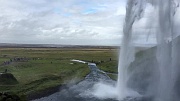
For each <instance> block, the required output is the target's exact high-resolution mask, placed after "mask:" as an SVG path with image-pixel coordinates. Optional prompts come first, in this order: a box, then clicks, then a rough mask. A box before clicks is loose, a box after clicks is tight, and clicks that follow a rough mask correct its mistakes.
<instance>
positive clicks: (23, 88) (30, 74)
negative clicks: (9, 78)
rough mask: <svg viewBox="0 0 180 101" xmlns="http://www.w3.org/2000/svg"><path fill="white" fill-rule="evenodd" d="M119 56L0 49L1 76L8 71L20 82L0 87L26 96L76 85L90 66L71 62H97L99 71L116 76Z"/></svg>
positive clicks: (105, 51) (63, 50)
mask: <svg viewBox="0 0 180 101" xmlns="http://www.w3.org/2000/svg"><path fill="white" fill-rule="evenodd" d="M117 54H118V52H117V49H107V48H106V49H100V48H97V49H96V48H88V49H85V48H0V72H4V71H5V70H6V69H7V72H8V73H11V74H13V75H14V77H15V78H16V79H17V81H18V82H19V83H18V84H16V85H0V92H13V93H15V94H17V95H23V96H24V95H29V94H32V93H38V92H41V91H43V90H45V89H48V88H51V87H56V86H58V85H63V84H69V83H72V82H73V83H77V82H79V81H81V80H83V79H84V77H85V76H86V75H87V74H88V73H89V72H90V70H89V68H88V65H87V64H82V63H75V62H72V61H71V60H72V59H78V60H84V61H87V62H95V63H97V66H98V67H99V68H100V69H102V70H104V71H106V72H112V73H117V60H118V57H117ZM7 61H9V62H7Z"/></svg>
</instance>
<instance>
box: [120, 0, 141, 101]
mask: <svg viewBox="0 0 180 101" xmlns="http://www.w3.org/2000/svg"><path fill="white" fill-rule="evenodd" d="M143 3H144V0H128V2H127V8H126V18H125V23H124V28H123V33H124V37H123V40H122V45H121V52H120V56H119V66H118V84H117V87H118V91H119V96H118V97H119V98H118V99H119V100H121V99H123V98H125V97H126V96H131V95H127V94H128V93H129V92H132V91H129V89H128V88H127V81H128V67H129V65H130V63H131V62H133V61H134V46H133V40H132V26H133V24H134V22H135V21H136V20H138V19H140V18H141V16H142V13H143V6H144V5H143Z"/></svg>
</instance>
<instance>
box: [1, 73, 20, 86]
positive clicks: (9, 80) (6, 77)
mask: <svg viewBox="0 0 180 101" xmlns="http://www.w3.org/2000/svg"><path fill="white" fill-rule="evenodd" d="M15 84H18V81H17V79H16V78H15V77H14V76H13V75H12V74H11V73H0V85H15Z"/></svg>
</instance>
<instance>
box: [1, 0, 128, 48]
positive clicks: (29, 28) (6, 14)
mask: <svg viewBox="0 0 180 101" xmlns="http://www.w3.org/2000/svg"><path fill="white" fill-rule="evenodd" d="M125 5H126V0H0V43H30V44H31V43H32V44H34V43H37V44H82V45H115V44H119V43H120V42H121V41H120V40H121V38H122V26H123V22H124V16H125V12H126V11H125Z"/></svg>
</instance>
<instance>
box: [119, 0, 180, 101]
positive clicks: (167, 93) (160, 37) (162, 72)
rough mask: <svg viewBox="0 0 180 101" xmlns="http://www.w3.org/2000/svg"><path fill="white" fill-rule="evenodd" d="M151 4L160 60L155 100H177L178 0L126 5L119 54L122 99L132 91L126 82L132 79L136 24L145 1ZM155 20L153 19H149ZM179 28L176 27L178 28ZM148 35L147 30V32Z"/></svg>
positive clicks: (134, 0) (131, 1)
mask: <svg viewBox="0 0 180 101" xmlns="http://www.w3.org/2000/svg"><path fill="white" fill-rule="evenodd" d="M147 3H149V4H151V5H152V6H153V7H154V10H155V11H154V12H157V14H156V13H154V15H153V16H154V17H155V18H156V21H157V22H154V23H157V24H155V26H154V27H155V28H154V30H155V31H156V40H157V53H156V58H157V63H158V69H159V70H158V71H159V72H158V75H159V76H158V77H157V78H158V79H159V82H158V83H157V85H156V86H157V88H158V89H157V90H155V91H154V92H153V93H154V94H155V95H154V99H155V101H178V100H177V99H178V97H177V96H178V94H177V91H176V90H175V86H176V85H177V84H176V83H177V81H178V76H179V75H178V72H177V71H178V70H179V69H178V67H179V66H180V64H179V62H178V61H177V59H180V55H178V53H179V50H180V47H179V46H178V44H179V43H180V38H179V39H176V37H177V36H178V35H177V34H176V33H175V32H179V31H177V30H178V29H177V28H178V27H177V26H175V24H174V22H175V21H174V20H175V19H174V16H175V15H176V9H177V7H178V6H179V4H178V1H176V2H175V1H174V0H128V2H127V8H126V18H125V24H124V29H123V33H124V37H123V40H122V46H121V52H120V57H119V67H118V72H119V75H118V84H117V85H118V91H119V99H122V98H125V97H127V96H131V95H128V94H127V93H128V92H129V91H130V92H131V91H132V90H129V88H128V87H127V82H128V79H129V75H130V74H129V73H128V67H129V66H130V64H131V62H133V61H134V54H135V53H134V46H133V34H134V33H133V25H134V23H135V22H136V21H137V20H139V19H141V18H142V16H143V13H144V11H145V7H144V6H145V4H147ZM149 20H153V18H151V19H149ZM175 27H176V28H175ZM145 34H146V33H145Z"/></svg>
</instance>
